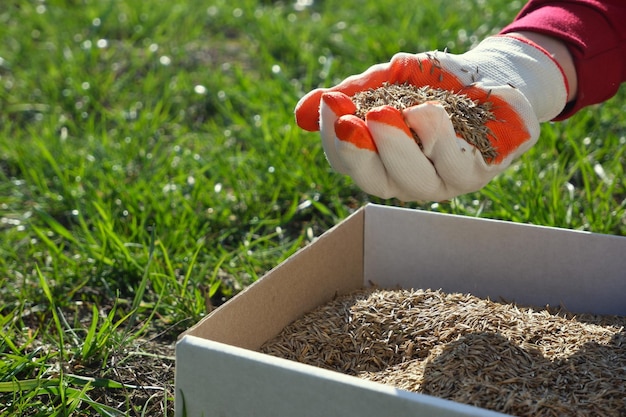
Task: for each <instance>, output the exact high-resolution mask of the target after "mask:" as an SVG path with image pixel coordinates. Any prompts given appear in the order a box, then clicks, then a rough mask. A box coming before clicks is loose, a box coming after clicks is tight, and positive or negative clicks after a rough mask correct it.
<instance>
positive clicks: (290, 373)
mask: <svg viewBox="0 0 626 417" xmlns="http://www.w3.org/2000/svg"><path fill="white" fill-rule="evenodd" d="M176 351H177V356H178V357H181V358H184V360H182V361H180V362H177V364H176V375H177V376H181V377H180V378H177V380H176V390H177V401H176V415H177V416H183V415H187V416H201V415H205V416H229V417H250V416H255V417H294V416H306V417H333V416H336V417H363V416H420V415H422V416H431V415H436V416H438V417H467V416H481V417H498V416H500V417H501V416H504V414H500V413H496V412H493V411H488V410H484V409H480V408H477V407H472V406H469V405H464V404H459V403H455V402H452V401H448V400H443V399H439V398H435V397H431V396H427V395H421V394H415V393H409V392H407V391H403V390H398V389H395V388H392V387H390V386H386V385H382V384H377V383H374V382H370V381H365V380H362V379H359V378H355V377H351V376H347V375H343V374H341V373H338V372H332V371H328V370H324V369H320V368H316V367H313V366H308V365H303V364H300V363H296V362H292V361H288V360H285V359H279V358H275V357H272V356H269V355H263V354H261V353H258V352H253V351H249V350H245V349H241V348H234V347H232V346H228V345H224V344H221V343H217V342H213V341H210V340H206V339H200V338H197V337H194V336H189V335H187V336H185V337H183V339H181V340H180V341H179V342H178V345H177V347H176ZM207 375H219V378H216V377H213V378H212V377H207ZM237 398H241V401H237Z"/></svg>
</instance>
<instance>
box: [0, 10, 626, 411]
mask: <svg viewBox="0 0 626 417" xmlns="http://www.w3.org/2000/svg"><path fill="white" fill-rule="evenodd" d="M520 7H521V3H520V2H510V1H504V0H496V1H489V2H485V1H463V2H449V1H444V0H428V1H418V2H395V1H391V0H365V1H357V0H350V1H317V2H316V1H312V0H311V1H306V0H303V1H300V0H298V1H296V2H293V3H292V2H288V3H284V2H273V1H270V0H260V1H252V0H238V1H235V2H232V1H226V0H213V1H210V2H206V1H199V0H184V1H183V0H170V1H157V0H150V1H144V0H102V1H99V0H48V1H44V0H37V1H36V0H28V1H18V0H3V2H2V5H1V6H0V39H2V42H0V336H1V338H0V416H9V415H11V416H12V415H23V416H44V415H45V416H49V415H60V416H65V415H103V416H118V415H130V416H143V415H151V416H153V415H173V396H174V389H173V384H174V380H173V375H174V372H173V370H174V366H175V363H174V343H175V340H176V336H177V335H178V334H179V333H180V332H182V331H183V330H185V329H186V328H187V327H189V326H190V325H191V324H193V323H194V322H196V321H197V320H199V319H200V318H201V317H202V316H204V315H206V314H207V313H208V312H210V311H211V309H213V308H215V307H217V306H218V305H219V304H221V303H223V302H224V301H225V300H227V299H228V298H229V297H232V296H233V295H234V294H235V293H237V292H238V291H240V290H241V289H242V288H244V287H245V286H246V285H248V284H250V283H251V282H253V281H254V280H256V279H258V278H259V277H260V276H262V275H263V274H264V273H265V272H266V271H267V270H269V269H270V268H272V266H274V265H276V264H277V263H279V262H280V261H281V260H283V259H285V258H287V257H289V256H290V255H291V254H293V253H294V252H295V251H296V250H298V249H299V248H301V247H303V246H304V245H306V244H307V243H309V242H311V241H312V240H313V239H315V238H316V237H317V236H319V235H320V234H321V233H323V232H324V231H325V230H327V229H328V228H329V227H331V226H332V225H334V224H336V223H337V222H338V221H340V220H341V219H342V218H344V217H346V216H347V215H348V214H350V213H351V212H353V211H354V210H355V209H357V208H358V207H360V206H362V205H363V204H365V203H367V202H369V201H373V202H378V203H382V204H392V205H402V206H408V207H414V208H422V209H425V210H432V211H439V212H447V213H456V214H461V215H467V216H478V217H485V218H497V219H503V220H508V221H515V222H523V223H533V224H540V225H548V226H557V227H564V228H569V229H578V230H589V231H593V232H598V233H607V234H615V235H626V185H625V184H624V181H623V178H624V169H625V161H626V155H625V153H626V116H625V114H626V111H625V110H626V100H625V98H626V91H625V90H624V89H622V90H621V91H620V92H619V94H618V96H617V97H615V98H613V99H612V100H610V101H609V102H607V103H605V104H603V105H599V106H594V107H591V108H588V109H585V110H583V111H581V112H580V113H578V114H577V115H576V116H574V117H573V118H571V119H569V120H567V121H566V122H563V123H555V124H550V123H547V124H544V125H543V127H542V134H541V138H540V141H539V143H538V144H537V145H536V146H535V147H534V148H533V149H532V150H531V151H529V152H528V153H527V154H525V155H524V156H523V157H522V158H521V160H520V161H519V162H518V163H517V164H515V165H514V166H513V167H511V169H509V170H508V171H506V172H505V173H503V174H502V175H500V176H499V177H497V178H496V179H494V180H493V181H492V182H491V183H490V184H489V185H488V186H487V187H485V188H484V189H483V190H481V191H480V192H477V193H473V194H470V195H465V196H461V197H459V198H456V199H454V200H452V201H450V202H446V203H427V204H421V205H420V204H417V203H410V204H407V203H401V202H399V201H395V200H388V201H383V200H380V199H376V198H373V197H370V196H367V195H365V194H364V193H362V192H361V191H359V190H358V188H356V187H355V186H354V185H353V184H352V182H351V180H350V179H349V178H347V177H344V176H341V175H338V174H336V173H334V172H332V170H331V169H330V167H329V165H328V164H327V162H326V161H325V158H324V154H323V151H322V148H321V144H320V142H319V138H318V136H317V135H316V134H313V133H307V132H303V131H301V130H299V129H298V128H297V127H296V126H295V123H294V119H293V108H294V105H295V103H296V102H297V100H298V99H299V98H300V97H301V96H302V95H303V94H304V93H306V92H307V91H309V90H310V89H312V88H315V87H318V86H330V85H333V84H335V83H336V82H338V81H340V80H341V79H342V78H344V77H346V76H348V75H350V74H353V73H356V72H361V71H363V70H364V69H366V68H367V67H368V66H369V65H371V64H374V63H377V62H382V61H386V60H388V59H389V58H390V57H391V56H392V55H393V54H394V53H395V52H398V51H400V50H402V51H407V52H420V51H424V50H432V49H440V50H441V49H444V48H448V50H449V51H450V52H452V53H461V52H463V51H465V50H467V49H468V48H470V47H471V46H472V45H473V44H475V43H476V42H477V41H479V40H480V39H482V38H484V37H485V36H487V35H489V34H491V33H495V32H497V30H498V29H499V28H500V27H502V26H503V25H505V24H506V23H507V22H508V21H510V20H511V19H512V18H513V17H514V16H515V13H516V12H517V10H518V9H519V8H520Z"/></svg>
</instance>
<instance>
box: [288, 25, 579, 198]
mask: <svg viewBox="0 0 626 417" xmlns="http://www.w3.org/2000/svg"><path fill="white" fill-rule="evenodd" d="M384 83H391V84H393V83H397V84H403V83H409V84H412V85H415V86H418V87H421V86H430V87H432V88H442V89H446V90H450V91H453V92H455V93H460V94H466V95H468V96H469V97H470V98H472V99H473V100H477V101H478V102H487V101H488V102H491V103H492V109H491V111H492V112H493V113H494V115H495V120H494V121H492V122H489V123H488V124H487V125H488V127H489V128H490V129H491V131H492V132H493V135H492V136H490V137H489V139H490V141H491V143H492V146H493V147H494V148H495V149H496V151H497V154H498V156H497V157H496V158H494V159H493V160H490V161H489V162H486V161H485V159H484V158H483V156H482V154H481V153H480V152H479V151H478V150H477V149H476V148H474V146H473V145H471V144H469V143H468V142H466V141H465V140H464V139H462V138H460V137H458V136H457V134H456V133H455V131H454V128H453V126H452V123H451V121H450V117H449V115H448V113H447V112H446V111H445V110H444V108H443V106H442V105H441V104H439V103H437V102H433V101H430V102H426V103H423V104H419V105H416V106H413V107H409V108H407V109H404V110H403V111H399V110H396V109H394V108H392V107H390V106H382V107H378V108H374V109H372V110H370V111H369V112H368V113H367V114H366V120H365V121H363V120H362V119H360V118H358V117H357V116H355V115H354V113H355V110H356V107H355V105H354V103H353V102H352V100H351V98H350V97H351V96H352V95H354V94H356V93H357V92H360V91H365V90H368V89H374V88H378V87H380V86H382V85H383V84H384ZM566 100H567V83H566V79H565V76H564V75H563V72H562V70H561V68H560V67H559V65H558V64H557V63H556V61H554V60H553V59H552V58H551V57H550V56H549V55H548V53H547V52H545V51H544V50H543V49H541V48H540V47H538V46H537V45H535V44H533V43H530V42H529V41H526V40H521V39H517V38H514V37H510V36H495V37H491V38H487V39H486V40H484V41H483V42H482V43H481V44H479V45H478V46H477V47H476V48H474V49H473V50H471V51H469V52H466V53H465V54H462V55H452V54H448V53H445V52H428V53H422V54H406V53H399V54H396V55H395V56H394V57H393V58H392V60H391V61H390V62H389V63H385V64H378V65H374V66H372V67H370V68H369V69H368V70H367V71H365V72H364V73H362V74H359V75H355V76H351V77H348V78H347V79H346V80H344V81H343V82H341V83H340V84H339V85H337V86H335V87H333V88H330V89H317V90H313V91H311V92H310V93H309V94H307V95H306V96H305V97H303V98H302V99H301V100H300V102H299V103H298V105H297V106H296V120H297V123H298V125H299V126H300V127H302V128H303V129H305V130H309V131H315V130H318V129H319V131H320V134H321V137H322V144H323V146H324V151H325V153H326V156H327V159H328V161H329V163H330V164H331V166H332V167H333V169H335V170H336V171H338V172H340V173H343V174H347V175H350V176H351V177H352V179H353V180H354V181H355V183H356V184H357V185H358V186H359V187H360V188H362V189H363V190H364V191H365V192H367V193H370V194H373V195H376V196H379V197H382V198H391V197H396V198H398V199H400V200H404V201H415V200H419V201H425V200H427V201H442V200H447V199H450V198H452V197H455V196H457V195H461V194H464V193H468V192H472V191H476V190H478V189H480V188H482V187H483V186H484V185H485V184H487V183H488V182H489V181H490V180H491V179H492V178H493V177H494V176H496V175H497V174H498V173H500V172H502V171H503V170H505V169H506V168H507V167H508V166H509V165H510V164H511V162H512V161H513V160H514V159H515V158H517V157H518V156H519V155H521V154H522V153H524V152H526V151H527V150H528V149H529V148H530V147H532V146H533V145H534V144H535V143H536V141H537V138H538V137H539V123H540V122H544V121H548V120H551V119H552V118H554V117H556V116H557V115H558V114H559V113H560V112H561V111H562V110H563V108H564V107H565V104H566ZM409 127H410V129H412V130H413V131H414V132H415V133H417V135H418V136H419V138H420V140H421V145H422V148H420V146H419V145H418V144H417V143H416V141H415V140H414V139H413V136H412V133H411V131H410V130H409Z"/></svg>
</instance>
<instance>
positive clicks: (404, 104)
mask: <svg viewBox="0 0 626 417" xmlns="http://www.w3.org/2000/svg"><path fill="white" fill-rule="evenodd" d="M428 101H437V102H440V103H441V105H442V106H443V107H444V109H445V110H446V112H447V113H448V115H449V116H450V121H451V122H452V126H453V127H454V130H455V132H456V134H457V135H459V136H460V137H461V138H463V139H465V140H466V141H467V142H468V143H470V144H472V145H474V146H475V147H476V148H477V149H478V150H479V151H480V153H481V154H482V156H483V159H485V161H487V162H489V161H491V160H493V159H494V158H496V157H497V156H498V153H497V151H496V149H495V148H494V147H493V144H492V143H491V141H490V140H489V135H491V130H490V129H489V128H488V127H487V126H486V123H487V122H488V121H490V120H495V116H494V114H493V112H492V111H491V107H492V105H491V103H490V102H485V103H479V102H477V101H475V100H472V99H470V98H469V97H468V96H466V95H465V94H458V93H454V92H452V91H449V90H444V89H439V88H431V87H429V86H423V87H416V86H413V85H410V84H390V83H385V84H383V85H382V86H381V87H379V88H372V89H369V90H365V91H361V92H358V93H356V94H355V95H353V96H352V102H353V103H354V104H355V106H356V112H355V115H356V116H358V117H360V118H361V119H365V114H366V113H367V112H368V111H369V110H371V109H373V108H374V107H379V106H383V105H388V106H392V107H395V108H396V109H398V110H404V109H406V108H408V107H411V106H415V105H418V104H422V103H425V102H428ZM412 133H413V137H414V138H415V140H416V142H417V143H418V144H419V143H421V141H420V139H419V137H418V135H417V134H416V133H415V132H414V131H412Z"/></svg>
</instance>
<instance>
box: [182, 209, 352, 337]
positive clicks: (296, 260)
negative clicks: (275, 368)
mask: <svg viewBox="0 0 626 417" xmlns="http://www.w3.org/2000/svg"><path fill="white" fill-rule="evenodd" d="M363 222H364V211H363V210H360V211H358V212H356V213H354V214H353V215H352V216H350V217H349V218H347V219H346V220H345V221H343V222H341V223H340V224H339V225H337V226H335V227H334V228H332V229H331V230H330V231H329V232H327V233H325V234H323V235H322V236H321V237H319V238H318V239H317V241H316V242H314V243H313V244H311V245H309V246H307V247H305V248H303V249H301V250H300V251H298V252H297V253H296V254H295V255H294V256H292V257H291V258H290V259H288V260H287V261H285V262H283V263H282V264H281V265H279V266H278V267H276V268H275V269H274V270H272V271H271V272H270V273H269V274H268V276H271V277H272V279H271V280H270V279H260V280H258V281H257V282H255V283H254V284H252V285H251V286H250V287H248V288H247V289H246V290H244V291H242V292H241V293H239V294H238V295H236V296H235V297H234V298H233V299H232V300H230V301H228V303H226V304H224V305H223V306H221V307H219V308H217V309H216V310H215V311H214V312H213V313H211V314H210V315H208V316H207V317H205V318H204V319H203V320H201V321H200V322H199V323H198V324H197V325H195V326H194V327H192V328H190V329H189V330H188V331H187V332H186V333H185V334H189V335H193V336H197V337H201V338H205V339H211V340H214V341H216V342H222V343H228V344H230V345H233V346H238V347H244V348H248V349H258V348H259V347H260V346H261V345H262V344H263V342H265V341H267V340H268V339H270V338H271V337H273V336H275V335H276V334H278V333H279V332H280V331H281V330H282V329H283V328H284V327H285V326H286V325H287V324H289V323H291V322H292V321H293V320H295V319H296V318H298V317H300V316H301V315H303V314H304V313H306V312H308V311H310V310H312V309H313V308H315V307H317V306H318V305H321V304H323V303H324V302H327V301H329V300H331V299H332V297H334V296H335V295H336V294H345V293H347V292H350V291H353V290H355V289H357V288H359V287H360V286H361V285H362V282H363ZM338 277H341V279H338Z"/></svg>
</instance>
